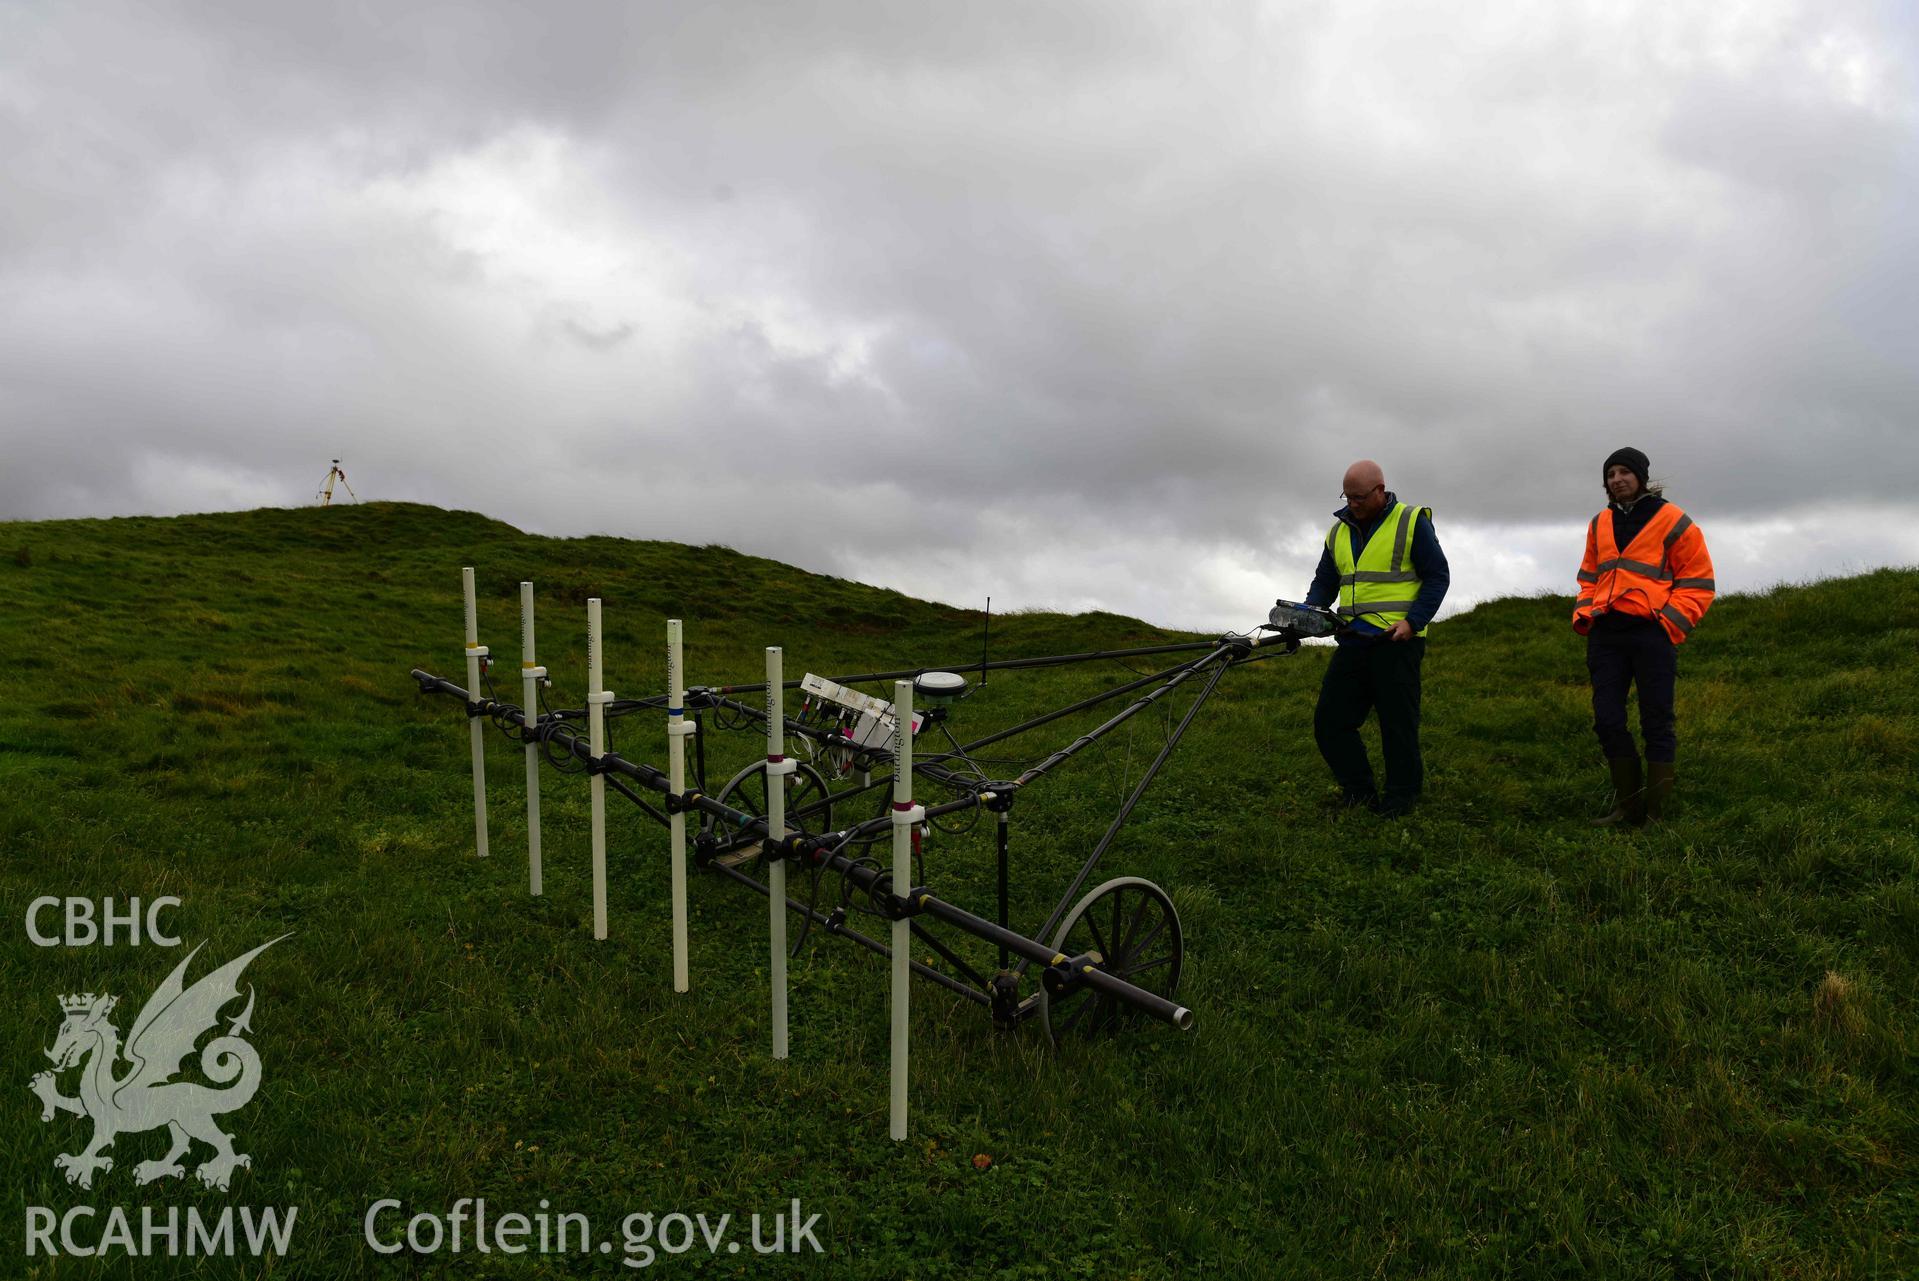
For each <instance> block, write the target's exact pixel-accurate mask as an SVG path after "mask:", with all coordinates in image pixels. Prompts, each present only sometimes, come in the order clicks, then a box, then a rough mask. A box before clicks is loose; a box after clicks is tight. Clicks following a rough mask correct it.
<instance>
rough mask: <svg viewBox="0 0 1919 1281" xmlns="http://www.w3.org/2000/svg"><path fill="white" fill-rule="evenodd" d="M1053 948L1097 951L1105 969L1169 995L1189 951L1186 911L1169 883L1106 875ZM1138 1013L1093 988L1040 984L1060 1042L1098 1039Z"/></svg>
mask: <svg viewBox="0 0 1919 1281" xmlns="http://www.w3.org/2000/svg"><path fill="white" fill-rule="evenodd" d="M1053 950H1054V951H1056V952H1062V953H1064V954H1066V955H1067V956H1078V955H1080V954H1081V953H1085V954H1086V955H1088V956H1090V957H1093V958H1095V959H1096V960H1097V961H1098V962H1099V966H1100V968H1101V969H1103V970H1105V971H1106V972H1107V973H1108V974H1111V975H1112V976H1113V977H1115V978H1121V979H1125V980H1126V981H1127V982H1128V983H1131V984H1132V985H1133V986H1134V987H1139V988H1144V989H1146V990H1147V991H1148V992H1152V993H1154V994H1156V995H1158V996H1163V997H1165V998H1166V999H1167V1000H1169V1001H1170V1000H1172V999H1173V994H1174V993H1175V992H1177V991H1178V990H1179V968H1180V961H1181V960H1182V959H1183V958H1184V956H1185V954H1186V947H1185V940H1184V938H1183V936H1182V935H1181V934H1180V931H1179V913H1178V912H1176V911H1175V910H1174V909H1173V900H1172V899H1170V898H1168V897H1167V895H1166V891H1164V890H1162V889H1160V888H1159V886H1157V885H1155V884H1153V883H1152V882H1151V881H1147V880H1142V879H1140V878H1139V877H1137V876H1121V877H1116V878H1115V879H1113V880H1110V881H1108V882H1106V883H1105V884H1104V885H1101V886H1100V887H1098V888H1097V889H1095V890H1093V891H1092V892H1091V893H1089V894H1087V896H1086V897H1085V898H1083V899H1081V900H1080V901H1079V905H1078V906H1077V907H1075V908H1074V909H1073V910H1072V911H1071V912H1070V913H1068V914H1067V917H1066V920H1065V921H1064V922H1063V923H1062V924H1061V925H1060V927H1059V933H1057V934H1055V935H1054V936H1053ZM1136 1017H1138V1011H1136V1010H1134V1009H1133V1008H1132V1007H1131V1006H1128V1005H1126V1004H1124V1003H1122V1002H1120V1001H1118V1000H1115V999H1114V998H1112V997H1110V996H1105V995H1103V994H1101V993H1099V992H1095V991H1093V990H1092V989H1091V988H1085V987H1076V988H1073V989H1072V990H1071V991H1068V992H1066V993H1065V994H1064V995H1060V996H1055V995H1053V994H1052V993H1051V992H1049V991H1047V990H1046V986H1045V985H1044V984H1041V985H1040V990H1039V1021H1040V1026H1041V1027H1043V1028H1045V1029H1046V1038H1047V1040H1049V1041H1051V1042H1052V1043H1053V1044H1054V1045H1063V1044H1066V1043H1068V1042H1073V1041H1090V1040H1093V1039H1095V1038H1097V1037H1100V1036H1103V1035H1105V1034H1106V1033H1107V1032H1110V1031H1112V1030H1114V1029H1116V1028H1118V1027H1121V1026H1124V1025H1125V1024H1126V1023H1128V1022H1130V1021H1132V1020H1133V1019H1134V1018H1136Z"/></svg>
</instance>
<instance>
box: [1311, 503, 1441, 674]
mask: <svg viewBox="0 0 1919 1281" xmlns="http://www.w3.org/2000/svg"><path fill="white" fill-rule="evenodd" d="M1398 503H1399V495H1397V494H1394V493H1390V492H1389V493H1387V495H1386V505H1385V506H1384V507H1382V508H1380V510H1379V515H1378V516H1376V517H1374V518H1373V520H1372V521H1370V522H1369V523H1367V524H1366V525H1363V526H1361V525H1356V524H1354V523H1353V518H1352V508H1350V507H1342V508H1340V509H1339V510H1338V511H1336V512H1334V513H1333V515H1334V516H1336V517H1338V518H1339V519H1340V520H1342V521H1345V522H1346V524H1347V525H1349V526H1351V527H1352V531H1353V557H1354V559H1355V560H1356V559H1358V557H1359V553H1360V552H1361V551H1363V550H1364V549H1365V547H1366V543H1367V542H1368V540H1370V539H1371V538H1372V536H1373V535H1374V534H1376V533H1378V532H1379V526H1380V524H1381V523H1382V522H1383V521H1384V520H1385V519H1386V514H1387V513H1388V512H1390V511H1392V509H1393V508H1394V507H1395V506H1397V505H1398ZM1413 572H1414V573H1415V574H1418V575H1419V594H1418V595H1416V596H1415V597H1414V598H1413V607H1412V608H1411V609H1409V610H1407V611H1406V621H1407V622H1408V623H1410V624H1412V628H1413V630H1414V631H1418V630H1419V629H1420V628H1422V627H1424V626H1426V624H1428V623H1430V622H1432V621H1433V615H1434V614H1437V613H1438V612H1439V605H1440V602H1441V601H1443V600H1445V599H1446V589H1447V588H1448V587H1450V586H1452V581H1453V574H1452V569H1451V567H1449V566H1448V565H1447V564H1446V553H1445V552H1443V551H1441V550H1440V549H1439V535H1438V534H1436V533H1434V532H1433V520H1432V517H1431V516H1428V515H1427V514H1426V513H1425V512H1421V513H1420V514H1419V519H1417V520H1415V521H1414V522H1413ZM1306 603H1307V604H1308V605H1337V604H1338V603H1339V566H1338V565H1337V564H1335V563H1334V562H1333V552H1332V549H1331V548H1330V547H1328V548H1325V549H1323V550H1321V552H1320V553H1319V568H1318V569H1316V570H1314V571H1313V586H1312V590H1311V591H1309V592H1307V593H1306ZM1385 630H1386V629H1385V628H1383V627H1377V626H1375V625H1373V624H1372V623H1369V622H1367V621H1366V620H1365V619H1363V618H1361V619H1355V620H1353V622H1352V624H1351V626H1349V627H1347V628H1346V629H1345V630H1343V631H1341V632H1340V633H1339V635H1338V638H1337V639H1338V641H1339V643H1340V644H1342V645H1354V644H1359V643H1362V642H1366V643H1370V642H1371V641H1372V639H1373V638H1374V637H1376V636H1379V635H1381V634H1382V633H1384V632H1385Z"/></svg>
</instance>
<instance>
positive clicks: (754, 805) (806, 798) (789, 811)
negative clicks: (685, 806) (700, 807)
mask: <svg viewBox="0 0 1919 1281" xmlns="http://www.w3.org/2000/svg"><path fill="white" fill-rule="evenodd" d="M826 798H827V790H826V779H825V778H823V777H822V776H821V775H820V772H819V771H818V770H816V769H814V768H813V767H812V766H811V765H808V764H807V763H806V762H805V761H800V762H798V768H797V769H795V770H794V771H793V772H792V773H791V774H788V775H787V776H786V825H787V826H788V827H794V826H799V825H800V824H796V823H795V821H794V819H793V815H794V814H795V813H796V812H797V811H799V810H800V809H803V808H805V807H806V806H809V805H812V804H815V803H816V802H818V801H821V800H825V799H826ZM713 799H714V800H716V801H718V802H719V803H720V804H722V805H730V806H732V807H733V808H734V809H736V810H745V811H746V812H747V813H748V814H751V815H752V816H753V817H754V818H763V817H765V815H766V764H765V762H764V761H755V762H754V763H753V764H751V765H748V766H747V767H746V768H745V769H743V770H741V771H740V772H739V773H737V774H735V775H734V776H733V777H732V778H729V779H728V780H726V786H725V787H722V788H721V789H720V793H719V795H718V796H715V797H714V798H713ZM803 825H804V826H805V827H806V829H807V830H808V831H813V832H830V831H832V830H833V803H832V801H831V800H827V803H826V806H825V808H823V809H821V810H820V811H819V812H818V813H816V814H809V815H807V816H806V819H805V822H804V824H803ZM700 830H701V831H702V832H710V833H712V834H713V835H714V836H716V837H718V838H719V839H720V840H721V841H729V840H732V839H733V837H734V836H735V835H737V834H738V832H739V828H738V827H737V826H735V825H734V824H732V823H729V822H727V821H726V820H724V819H719V818H715V817H713V816H712V815H710V814H708V815H703V816H702V817H701V819H700ZM757 853H758V851H755V850H743V851H737V852H736V853H734V854H724V855H721V856H720V861H721V862H723V863H729V864H734V863H744V862H747V861H749V860H750V859H752V858H753V857H755V856H756V855H757Z"/></svg>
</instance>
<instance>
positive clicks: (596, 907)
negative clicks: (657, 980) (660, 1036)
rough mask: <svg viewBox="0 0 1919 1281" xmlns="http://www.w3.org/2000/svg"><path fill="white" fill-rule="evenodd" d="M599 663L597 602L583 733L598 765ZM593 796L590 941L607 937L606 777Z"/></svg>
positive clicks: (601, 729) (602, 738) (596, 778)
mask: <svg viewBox="0 0 1919 1281" xmlns="http://www.w3.org/2000/svg"><path fill="white" fill-rule="evenodd" d="M604 679H605V677H604V674H603V668H602V665H601V661H600V598H599V597H597V596H594V597H592V598H590V599H589V600H588V601H587V602H586V732H587V746H588V748H589V749H590V750H591V751H592V754H593V759H594V760H595V761H598V760H599V758H600V757H601V756H603V755H605V753H606V704H607V703H608V701H609V700H611V699H612V697H613V694H612V691H610V690H603V689H601V688H600V685H601V684H602V682H603V681H604ZM592 794H593V937H594V938H596V939H603V938H605V937H606V776H605V775H603V774H598V773H596V774H594V775H593V779H592Z"/></svg>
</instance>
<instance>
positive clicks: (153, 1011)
mask: <svg viewBox="0 0 1919 1281" xmlns="http://www.w3.org/2000/svg"><path fill="white" fill-rule="evenodd" d="M286 937H288V936H287V935H285V934H282V935H281V936H280V938H277V939H272V940H270V941H268V942H265V943H262V944H261V945H260V946H259V947H256V948H254V949H253V950H252V951H251V952H248V953H247V954H246V955H245V956H242V957H240V958H239V959H237V960H233V961H228V962H227V963H226V964H225V965H223V966H221V967H220V968H219V969H217V970H215V971H213V972H212V973H211V974H207V975H205V976H203V977H202V978H201V979H200V980H199V981H198V982H196V983H195V984H194V985H193V986H192V987H186V986H185V985H184V984H183V982H182V976H183V975H184V974H185V973H186V969H187V965H188V964H189V963H190V962H191V961H192V960H193V958H194V957H195V956H197V955H199V952H200V946H205V945H204V944H201V945H200V946H196V947H195V948H194V949H193V951H191V952H189V953H187V956H186V959H185V960H183V961H181V962H180V963H179V964H178V965H176V966H174V968H173V973H171V974H169V975H167V978H166V981H165V982H164V983H162V984H160V987H159V989H158V990H157V991H155V992H154V994H153V995H152V997H150V998H149V999H148V1000H147V1003H146V1006H145V1007H144V1008H143V1009H141V1011H140V1016H139V1017H138V1018H136V1019H134V1021H133V1030H132V1031H131V1032H130V1033H129V1034H128V1035H127V1044H126V1049H125V1051H124V1052H123V1051H122V1050H121V1048H120V1033H119V1030H118V1029H116V1028H115V1027H114V1026H113V1024H112V1023H110V1022H108V1020H107V1016H108V1015H109V1014H111V1013H112V1012H113V1007H114V1006H116V1005H118V1004H119V1003H120V998H119V997H117V996H108V995H105V994H104V993H103V994H101V995H99V996H95V995H94V994H93V993H91V992H86V993H82V994H80V995H76V996H63V997H61V998H60V1010H61V1012H62V1013H63V1014H64V1015H65V1016H66V1021H65V1022H63V1023H62V1024H61V1025H60V1035H59V1036H58V1037H57V1038H55V1040H54V1042H53V1048H52V1049H50V1050H48V1051H47V1057H48V1058H49V1059H51V1060H53V1070H52V1071H51V1072H41V1073H38V1074H36V1075H35V1076H34V1078H33V1080H32V1081H31V1082H30V1088H31V1089H32V1090H33V1092H34V1093H35V1094H37V1095H39V1096H40V1103H41V1108H42V1110H41V1113H40V1119H41V1120H42V1121H51V1120H53V1117H54V1114H55V1113H56V1112H71V1113H73V1114H74V1115H75V1116H88V1117H91V1118H92V1119H93V1141H92V1142H91V1143H89V1144H87V1146H86V1147H84V1148H82V1149H81V1150H80V1151H78V1152H74V1153H64V1152H63V1153H61V1154H60V1155H58V1156H56V1157H54V1158H53V1163H54V1165H55V1166H56V1167H58V1168H59V1169H61V1170H63V1171H65V1173H66V1176H67V1182H68V1183H75V1184H78V1185H79V1186H81V1187H83V1188H91V1187H92V1186H93V1176H94V1173H95V1172H96V1171H106V1170H111V1169H112V1168H113V1158H112V1157H110V1156H108V1155H106V1150H107V1149H108V1148H110V1147H112V1146H113V1141H114V1139H115V1138H117V1137H119V1136H120V1135H122V1134H135V1133H138V1132H140V1131H142V1130H154V1129H158V1128H159V1127H161V1126H163V1125H164V1126H166V1127H167V1130H168V1131H169V1132H170V1133H171V1135H172V1138H173V1146H172V1147H171V1148H170V1149H169V1150H168V1151H167V1154H166V1155H165V1156H163V1157H161V1158H160V1159H159V1160H158V1161H142V1162H140V1163H139V1164H138V1165H137V1166H135V1167H134V1170H133V1178H134V1181H135V1182H136V1183H151V1182H153V1180H155V1179H159V1178H176V1179H177V1178H180V1177H181V1176H183V1175H184V1174H186V1168H185V1167H184V1166H182V1165H181V1164H180V1158H181V1157H182V1156H183V1155H185V1153H186V1151H187V1149H188V1148H189V1147H190V1146H192V1141H193V1140H194V1139H199V1140H200V1141H201V1142H202V1143H205V1144H208V1145H209V1146H211V1147H212V1148H213V1152H214V1154H213V1156H212V1157H210V1158H209V1159H207V1160H205V1161H202V1162H201V1163H200V1165H199V1168H198V1169H197V1170H195V1171H194V1173H195V1174H196V1175H197V1176H198V1177H199V1179H200V1182H202V1183H204V1184H207V1185H208V1186H209V1187H216V1188H219V1189H221V1190H222V1191H225V1190H226V1186H227V1183H228V1181H229V1180H230V1179H231V1178H232V1177H233V1171H234V1169H235V1168H236V1167H238V1166H243V1165H244V1166H251V1165H252V1164H253V1160H252V1158H251V1157H249V1156H247V1155H246V1154H245V1153H243V1152H235V1151H234V1150H233V1139H232V1138H231V1136H229V1135H227V1134H226V1133H224V1132H223V1131H222V1130H221V1129H220V1127H219V1126H217V1125H215V1124H214V1123H213V1118H214V1117H215V1116H217V1115H219V1114H220V1113H223V1112H232V1111H234V1110H235V1109H237V1108H242V1107H245V1106H246V1105H247V1103H248V1102H249V1101H250V1100H251V1099H252V1098H253V1095H254V1092H255V1091H256V1090H258V1089H259V1088H260V1055H259V1052H258V1051H256V1050H255V1049H254V1048H253V1047H252V1046H251V1045H249V1044H248V1043H247V1042H246V1041H245V1040H244V1039H242V1038H243V1034H244V1033H246V1032H249V1031H251V1030H252V1029H251V1026H250V1020H251V1019H252V1017H253V988H252V986H251V985H249V986H248V988H247V1004H246V1008H245V1009H244V1010H242V1011H240V1013H239V1014H238V1015H237V1016H235V1017H234V1018H233V1019H232V1020H231V1021H230V1023H229V1025H228V1031H227V1034H226V1035H224V1036H217V1037H215V1038H214V1039H213V1040H211V1041H208V1042H207V1044H206V1046H205V1048H203V1049H202V1050H201V1051H200V1071H201V1072H202V1073H203V1074H204V1075H205V1076H206V1078H207V1079H208V1080H209V1081H212V1082H213V1083H214V1086H218V1087H221V1088H213V1086H206V1085H201V1084H200V1083H199V1082H197V1081H175V1080H172V1079H170V1078H172V1077H173V1076H174V1075H175V1074H176V1073H178V1072H179V1071H180V1066H181V1063H182V1062H183V1061H184V1060H185V1059H186V1058H187V1056H188V1055H190V1054H192V1053H193V1048H194V1042H196V1041H198V1040H199V1039H200V1037H201V1036H203V1035H204V1034H205V1033H207V1032H208V1031H210V1030H212V1029H214V1028H216V1027H217V1026H218V1024H219V1022H220V1011H221V1010H222V1009H223V1008H224V1007H225V1006H226V1005H227V1004H228V1003H230V1002H232V1001H235V1000H238V999H239V996H240V989H239V979H240V972H241V971H242V970H244V969H245V968H246V966H247V962H248V961H251V960H252V959H253V958H254V957H256V956H258V955H260V953H262V952H264V951H266V950H267V949H268V948H270V947H272V946H273V945H274V944H275V943H278V942H279V941H280V939H283V938H286ZM122 1057H124V1058H125V1059H126V1061H127V1062H128V1063H129V1064H130V1065H131V1066H130V1068H129V1069H128V1071H127V1072H126V1074H125V1075H124V1076H119V1077H116V1076H115V1075H114V1069H115V1067H116V1066H117V1065H118V1063H119V1061H120V1059H121V1058H122ZM76 1066H79V1067H80V1068H81V1071H80V1083H79V1096H78V1097H77V1098H68V1097H67V1096H66V1095H64V1094H61V1093H60V1090H59V1086H58V1074H59V1073H62V1072H65V1071H66V1070H67V1069H69V1068H72V1067H76Z"/></svg>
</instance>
